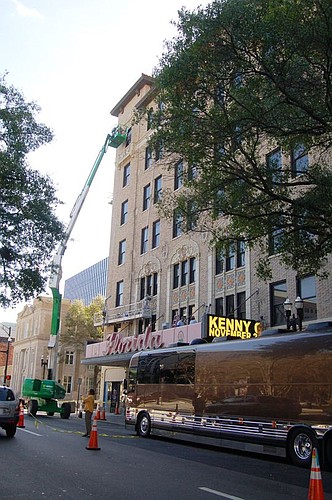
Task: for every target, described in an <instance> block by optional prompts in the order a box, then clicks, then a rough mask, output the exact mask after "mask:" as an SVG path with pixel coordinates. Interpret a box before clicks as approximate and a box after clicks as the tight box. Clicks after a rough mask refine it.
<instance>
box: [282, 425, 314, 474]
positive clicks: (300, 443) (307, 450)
mask: <svg viewBox="0 0 332 500" xmlns="http://www.w3.org/2000/svg"><path fill="white" fill-rule="evenodd" d="M314 448H317V439H316V437H315V435H314V433H313V432H312V431H311V430H310V429H306V428H304V427H303V428H300V429H296V430H294V431H293V432H292V433H291V434H290V436H289V440H288V450H287V451H288V456H289V458H290V460H291V462H292V463H293V464H294V465H297V466H300V467H306V468H309V467H310V465H311V454H312V450H313V449H314Z"/></svg>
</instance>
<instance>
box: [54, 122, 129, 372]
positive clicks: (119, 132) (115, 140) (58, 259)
mask: <svg viewBox="0 0 332 500" xmlns="http://www.w3.org/2000/svg"><path fill="white" fill-rule="evenodd" d="M126 135H127V133H126V130H125V129H123V128H121V127H119V126H117V127H115V128H114V129H113V130H112V132H111V134H107V136H106V139H105V142H104V145H103V147H102V148H101V150H100V151H99V153H98V156H97V158H96V160H95V162H94V164H93V167H92V169H91V172H90V174H89V176H88V178H87V180H86V182H85V184H84V187H83V189H82V191H81V193H80V195H79V196H78V198H77V200H76V202H75V204H74V207H73V209H72V211H71V213H70V220H69V224H68V227H67V229H66V231H65V235H64V237H63V239H62V241H61V242H60V245H59V247H58V250H57V252H56V254H55V256H54V258H53V261H52V274H51V277H50V280H49V287H50V288H51V290H52V296H53V309H52V322H51V334H50V341H49V344H48V347H49V348H54V347H55V345H56V341H57V336H58V332H59V326H60V313H61V299H62V297H61V294H60V291H59V285H60V280H61V276H62V268H61V263H62V257H63V254H64V253H65V250H66V248H67V243H68V240H69V238H70V235H71V233H72V230H73V228H74V226H75V223H76V221H77V218H78V216H79V213H80V211H81V208H82V206H83V203H84V201H85V199H86V197H87V194H88V192H89V189H90V186H91V184H92V181H93V179H94V177H95V175H96V172H97V170H98V168H99V165H100V163H101V161H102V159H103V157H104V155H105V153H106V151H107V149H108V147H109V146H110V147H113V148H117V147H118V146H120V144H122V143H123V142H124V141H125V139H126ZM52 351H53V352H52V353H51V355H50V356H49V364H48V379H50V380H52V379H53V378H54V375H55V374H54V371H55V352H54V349H52Z"/></svg>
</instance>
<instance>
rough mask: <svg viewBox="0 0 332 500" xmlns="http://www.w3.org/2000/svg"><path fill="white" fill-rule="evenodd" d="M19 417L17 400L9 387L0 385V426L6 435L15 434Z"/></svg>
mask: <svg viewBox="0 0 332 500" xmlns="http://www.w3.org/2000/svg"><path fill="white" fill-rule="evenodd" d="M18 418H19V401H18V400H17V399H16V396H15V394H14V391H13V390H12V389H11V388H10V387H6V386H0V427H2V428H3V429H4V430H5V431H6V434H7V437H9V438H12V437H14V436H15V433H16V427H17V423H18Z"/></svg>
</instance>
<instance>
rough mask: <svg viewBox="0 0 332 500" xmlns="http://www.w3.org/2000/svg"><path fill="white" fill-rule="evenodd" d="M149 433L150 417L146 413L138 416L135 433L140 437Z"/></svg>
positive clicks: (147, 435)
mask: <svg viewBox="0 0 332 500" xmlns="http://www.w3.org/2000/svg"><path fill="white" fill-rule="evenodd" d="M150 433H151V419H150V417H149V415H148V414H147V413H142V414H141V415H140V416H139V417H138V422H137V434H138V435H139V436H141V437H149V436H150Z"/></svg>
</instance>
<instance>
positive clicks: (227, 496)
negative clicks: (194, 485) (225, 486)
mask: <svg viewBox="0 0 332 500" xmlns="http://www.w3.org/2000/svg"><path fill="white" fill-rule="evenodd" d="M198 489H199V490H202V491H206V492H207V493H212V494H213V495H217V496H218V497H223V498H229V499H230V500H244V499H243V498H241V497H235V496H233V495H227V493H222V492H221V491H217V490H211V488H205V486H201V487H200V488H198Z"/></svg>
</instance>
